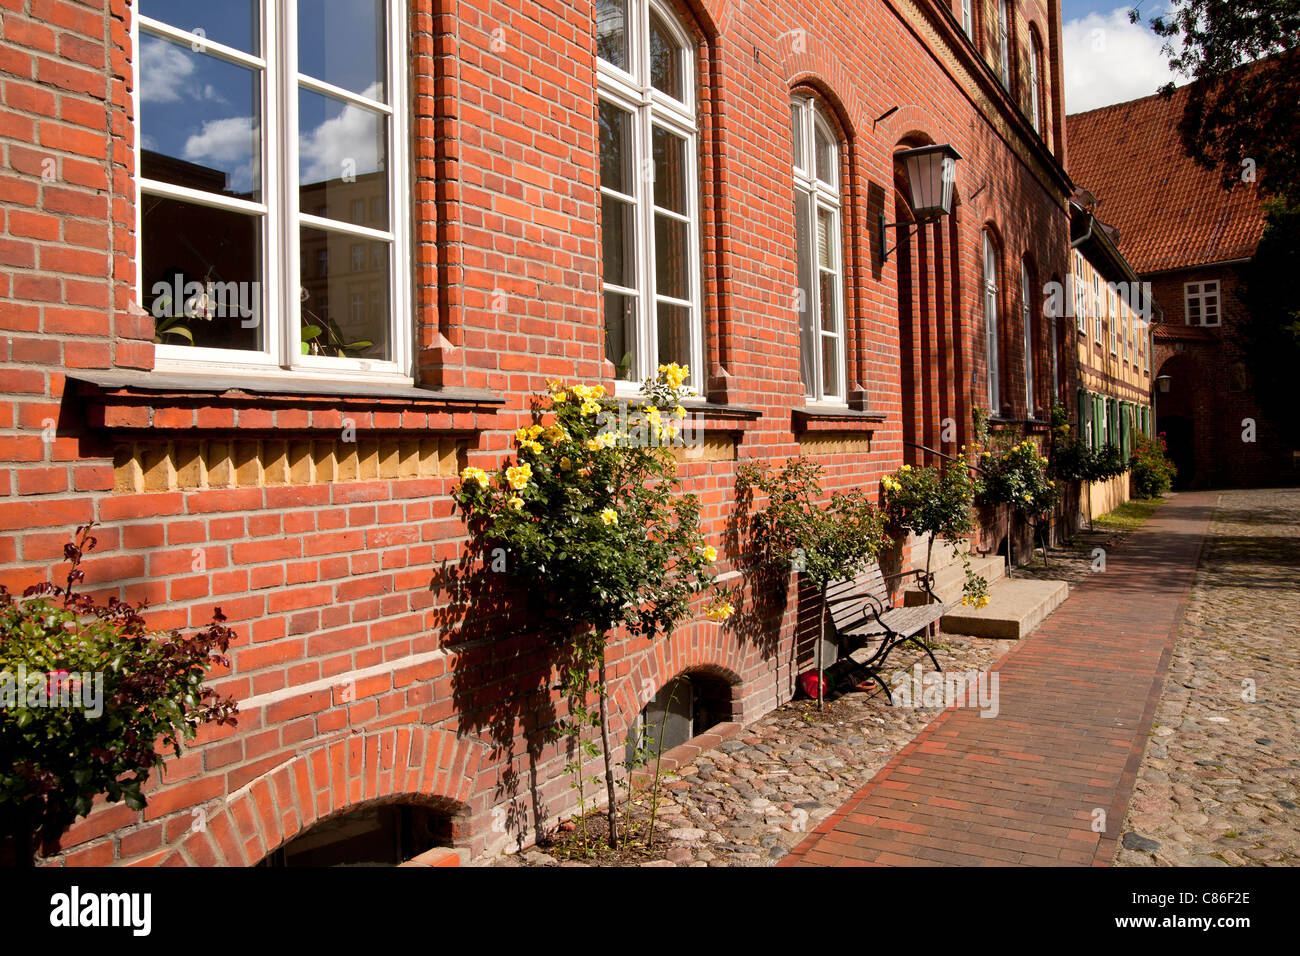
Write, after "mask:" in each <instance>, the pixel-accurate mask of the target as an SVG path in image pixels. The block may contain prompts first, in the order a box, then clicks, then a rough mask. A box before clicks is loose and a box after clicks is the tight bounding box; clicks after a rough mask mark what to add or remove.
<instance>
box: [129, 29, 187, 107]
mask: <svg viewBox="0 0 1300 956" xmlns="http://www.w3.org/2000/svg"><path fill="white" fill-rule="evenodd" d="M193 72H194V61H193V60H192V59H191V58H190V57H189V56H187V55H186V53H185V51H184V50H182V49H181V48H180V47H178V46H176V45H175V44H174V43H167V42H165V41H163V40H154V39H142V40H141V41H140V70H139V74H140V76H141V77H142V82H141V84H140V96H141V98H142V99H143V100H144V101H145V102H146V103H176V102H178V101H179V100H180V99H181V93H182V90H183V87H184V86H185V85H186V83H187V81H188V79H189V76H190V74H191V73H193Z"/></svg>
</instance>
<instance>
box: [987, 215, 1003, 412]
mask: <svg viewBox="0 0 1300 956" xmlns="http://www.w3.org/2000/svg"><path fill="white" fill-rule="evenodd" d="M998 325H999V323H998V260H997V250H996V247H995V246H994V244H993V236H992V235H991V234H990V233H989V231H988V230H987V229H985V230H984V356H985V364H986V365H987V367H988V388H989V392H988V396H989V412H990V413H991V414H992V415H994V416H997V415H999V414H1000V413H1001V408H1002V391H1001V387H1000V385H1001V383H1000V382H999V381H998Z"/></svg>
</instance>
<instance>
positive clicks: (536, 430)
mask: <svg viewBox="0 0 1300 956" xmlns="http://www.w3.org/2000/svg"><path fill="white" fill-rule="evenodd" d="M544 431H546V429H545V428H543V427H542V426H541V425H533V426H532V427H530V428H529V429H528V437H529V438H536V437H537V436H538V435H540V434H541V433H542V432H544Z"/></svg>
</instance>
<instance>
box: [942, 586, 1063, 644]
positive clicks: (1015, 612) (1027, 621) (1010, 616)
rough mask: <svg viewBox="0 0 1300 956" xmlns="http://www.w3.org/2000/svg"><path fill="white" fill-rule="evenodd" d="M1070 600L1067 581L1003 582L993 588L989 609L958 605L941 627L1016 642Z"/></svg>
mask: <svg viewBox="0 0 1300 956" xmlns="http://www.w3.org/2000/svg"><path fill="white" fill-rule="evenodd" d="M1069 596H1070V585H1069V584H1068V583H1066V582H1065V581H1040V580H1036V579H1033V578H1001V579H999V580H997V581H996V582H994V583H993V584H991V585H990V586H989V603H988V606H987V607H982V608H974V607H962V606H961V605H960V604H958V605H957V606H956V607H955V608H953V609H952V610H951V611H949V612H948V613H947V614H945V615H944V616H943V620H942V621H941V622H940V625H939V626H940V627H941V628H942V629H943V630H944V631H946V632H947V633H949V634H969V635H971V636H973V637H992V638H1010V639H1012V640H1016V639H1019V638H1022V637H1025V636H1026V635H1028V634H1030V633H1031V632H1032V631H1033V630H1034V628H1036V627H1038V625H1039V624H1042V623H1043V621H1044V620H1045V619H1046V618H1047V616H1048V615H1049V614H1051V613H1052V612H1053V611H1055V610H1056V609H1057V608H1058V607H1060V606H1061V602H1062V601H1064V600H1065V599H1066V598H1067V597H1069ZM958 600H959V601H960V598H958Z"/></svg>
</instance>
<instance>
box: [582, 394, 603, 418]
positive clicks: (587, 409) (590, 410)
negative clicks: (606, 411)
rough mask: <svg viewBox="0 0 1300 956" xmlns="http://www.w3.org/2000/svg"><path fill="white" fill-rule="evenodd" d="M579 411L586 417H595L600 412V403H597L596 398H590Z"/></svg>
mask: <svg viewBox="0 0 1300 956" xmlns="http://www.w3.org/2000/svg"><path fill="white" fill-rule="evenodd" d="M579 411H581V412H582V414H584V415H595V414H596V413H597V412H598V411H600V402H598V401H596V400H595V399H594V398H588V399H587V400H585V401H584V402H583V403H582V406H581V408H580V409H579Z"/></svg>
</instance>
